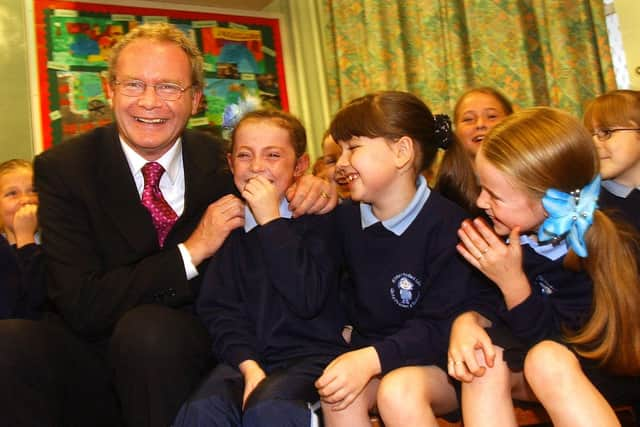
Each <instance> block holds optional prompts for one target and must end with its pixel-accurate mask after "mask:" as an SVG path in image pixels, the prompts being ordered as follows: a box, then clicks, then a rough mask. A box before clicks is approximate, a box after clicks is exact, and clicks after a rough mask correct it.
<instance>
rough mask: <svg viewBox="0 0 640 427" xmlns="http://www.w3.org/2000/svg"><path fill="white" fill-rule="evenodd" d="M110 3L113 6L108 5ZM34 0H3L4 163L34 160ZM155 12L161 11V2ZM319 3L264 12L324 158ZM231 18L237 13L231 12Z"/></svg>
mask: <svg viewBox="0 0 640 427" xmlns="http://www.w3.org/2000/svg"><path fill="white" fill-rule="evenodd" d="M637 1H638V0H615V8H616V11H617V13H618V15H619V17H620V26H621V32H622V36H623V44H624V48H625V51H626V55H627V65H628V68H629V73H630V77H631V87H632V88H633V89H638V90H640V74H638V73H636V71H635V70H636V68H637V67H639V66H640V27H638V26H637V25H635V24H636V23H637V22H640V8H638V7H637ZM106 2H107V3H112V1H111V0H107V1H106ZM29 4H31V0H0V97H1V99H2V101H1V102H0V129H1V131H0V161H3V160H7V159H10V158H14V157H20V158H31V157H32V156H33V155H34V152H35V151H37V150H34V148H33V146H34V140H35V138H34V134H35V131H34V129H33V126H32V118H31V117H32V108H39V106H38V105H34V104H33V103H32V102H31V99H30V97H31V94H30V92H29V73H28V50H27V39H28V37H27V30H26V21H25V19H26V18H25V5H29ZM155 7H158V5H157V3H156V5H155ZM319 8H320V1H319V0H274V1H273V2H272V3H271V4H270V5H269V6H268V7H267V8H266V9H265V12H277V13H279V14H281V15H282V17H283V21H284V23H285V27H286V32H285V34H283V38H285V39H286V40H285V42H286V45H285V47H286V52H287V55H288V58H287V61H288V63H289V68H288V69H287V76H286V77H287V86H288V87H290V105H291V111H292V112H293V113H294V114H297V115H299V116H300V117H301V118H302V120H303V122H304V124H305V126H306V127H307V128H308V131H309V142H310V152H311V155H312V157H313V158H315V157H316V156H317V155H318V154H319V142H320V138H321V136H322V133H323V132H324V129H325V127H326V126H327V125H328V123H329V118H330V116H331V114H333V112H331V111H328V106H327V97H326V82H325V80H324V79H325V77H324V72H323V69H322V67H323V56H322V38H321V32H322V25H323V24H322V22H321V16H320V15H321V14H320V9H319ZM222 11H223V12H224V9H222ZM229 13H232V12H231V11H230V12H229Z"/></svg>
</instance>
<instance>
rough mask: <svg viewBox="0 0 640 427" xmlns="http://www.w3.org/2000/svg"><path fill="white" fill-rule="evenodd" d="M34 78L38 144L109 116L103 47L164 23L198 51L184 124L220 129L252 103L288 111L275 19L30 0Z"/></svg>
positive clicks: (106, 52) (106, 58)
mask: <svg viewBox="0 0 640 427" xmlns="http://www.w3.org/2000/svg"><path fill="white" fill-rule="evenodd" d="M34 7H35V17H36V42H37V46H36V49H37V57H38V81H39V85H40V109H41V118H42V129H43V135H42V140H43V147H44V148H45V149H46V148H48V147H50V146H52V145H55V144H59V143H61V142H63V141H65V140H67V139H69V138H71V137H73V136H75V135H78V134H80V133H83V132H86V131H87V130H89V129H91V128H94V127H97V126H102V125H104V124H107V123H109V122H111V121H112V120H113V117H112V113H111V108H110V106H109V100H108V98H107V91H106V89H107V85H108V84H109V82H108V80H107V67H108V62H109V55H110V53H111V49H112V48H113V46H114V45H115V44H116V43H117V42H118V40H119V39H120V38H121V37H122V36H123V35H124V34H126V33H127V32H128V31H130V30H131V29H133V28H135V27H136V26H137V25H140V24H142V23H147V22H157V21H164V22H171V23H173V24H175V25H177V26H178V27H179V28H180V29H181V30H182V31H183V32H184V33H185V34H186V35H187V36H188V37H190V38H191V39H192V40H194V41H195V42H196V44H198V46H199V47H200V49H201V51H202V53H203V56H204V69H205V82H206V87H204V88H203V92H204V96H203V101H202V104H201V105H200V108H199V111H198V113H197V114H196V115H195V116H194V117H192V119H191V120H190V122H189V126H190V127H194V128H199V129H203V130H208V131H211V132H214V133H216V134H223V128H224V127H225V126H226V125H227V124H228V123H227V124H225V117H226V118H227V120H228V118H229V115H230V114H231V113H232V112H233V111H235V109H237V108H240V107H242V106H243V105H248V104H251V105H253V104H257V105H262V106H270V107H275V108H280V109H283V110H288V101H287V92H286V83H285V76H284V65H283V57H282V46H281V41H280V27H279V25H280V22H279V20H278V19H277V18H266V17H252V16H251V17H250V16H237V15H223V14H217V13H202V12H190V11H183V10H180V11H178V10H168V9H148V8H132V7H123V6H116V5H100V4H94V3H80V2H60V1H52V0H35V2H34Z"/></svg>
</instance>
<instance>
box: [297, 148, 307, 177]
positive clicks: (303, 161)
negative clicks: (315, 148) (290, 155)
mask: <svg viewBox="0 0 640 427" xmlns="http://www.w3.org/2000/svg"><path fill="white" fill-rule="evenodd" d="M309 163H310V160H309V155H308V154H307V153H304V154H303V155H302V156H300V157H298V160H296V166H295V168H293V176H295V177H296V178H297V177H299V176H302V175H304V173H305V172H306V171H307V169H309Z"/></svg>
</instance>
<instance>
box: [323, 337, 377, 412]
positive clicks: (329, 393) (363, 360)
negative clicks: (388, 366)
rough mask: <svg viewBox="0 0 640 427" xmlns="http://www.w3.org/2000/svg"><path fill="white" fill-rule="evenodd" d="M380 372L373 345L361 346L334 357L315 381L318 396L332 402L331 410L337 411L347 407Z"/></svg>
mask: <svg viewBox="0 0 640 427" xmlns="http://www.w3.org/2000/svg"><path fill="white" fill-rule="evenodd" d="M380 372H381V367H380V359H379V358H378V353H377V352H376V350H375V349H374V348H373V347H364V348H361V349H359V350H355V351H350V352H348V353H344V354H342V355H340V356H338V357H336V358H335V359H333V361H332V362H331V363H329V365H327V367H326V368H325V369H324V372H323V373H322V376H320V378H318V380H317V381H316V388H317V389H318V394H319V395H320V399H322V400H323V401H324V402H327V403H330V404H333V405H334V406H333V410H336V411H340V410H342V409H345V408H346V407H348V406H349V405H350V404H351V403H352V402H353V401H354V400H355V398H356V397H357V396H358V395H359V394H360V392H361V391H362V390H363V389H364V387H365V386H366V385H367V383H369V381H370V380H371V378H373V377H374V376H376V375H378V374H380Z"/></svg>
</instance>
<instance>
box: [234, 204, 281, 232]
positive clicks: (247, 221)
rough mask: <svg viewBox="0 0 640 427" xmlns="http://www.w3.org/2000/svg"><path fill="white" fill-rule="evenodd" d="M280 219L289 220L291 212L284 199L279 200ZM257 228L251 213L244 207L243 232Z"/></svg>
mask: <svg viewBox="0 0 640 427" xmlns="http://www.w3.org/2000/svg"><path fill="white" fill-rule="evenodd" d="M280 218H291V211H290V210H289V202H288V201H287V199H285V198H284V197H283V198H282V200H280ZM257 226H258V223H257V222H256V218H255V217H254V216H253V213H251V209H249V205H245V206H244V231H245V232H247V233H248V232H250V231H251V230H253V229H254V228H256V227H257Z"/></svg>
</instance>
